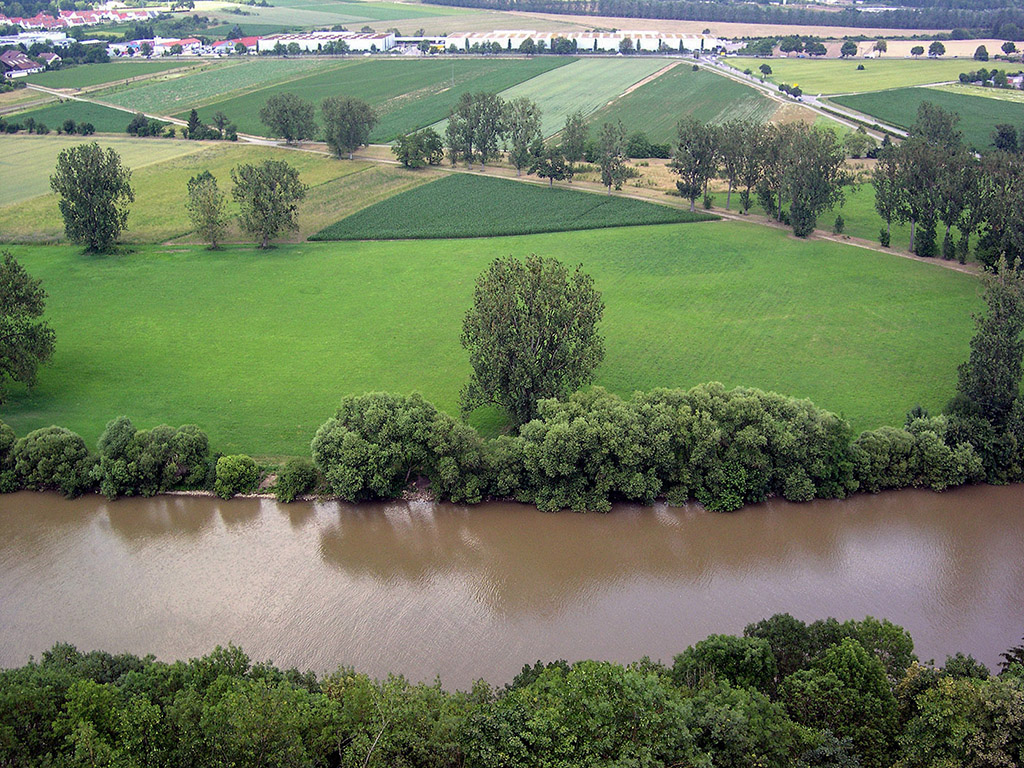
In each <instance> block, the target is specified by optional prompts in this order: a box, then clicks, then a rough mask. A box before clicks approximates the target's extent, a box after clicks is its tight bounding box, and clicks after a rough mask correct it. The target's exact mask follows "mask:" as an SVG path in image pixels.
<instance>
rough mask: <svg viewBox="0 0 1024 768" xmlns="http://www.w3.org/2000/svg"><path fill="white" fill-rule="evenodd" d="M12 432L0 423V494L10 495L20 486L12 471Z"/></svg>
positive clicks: (13, 436)
mask: <svg viewBox="0 0 1024 768" xmlns="http://www.w3.org/2000/svg"><path fill="white" fill-rule="evenodd" d="M16 442H17V437H16V436H15V434H14V430H13V429H11V428H10V427H9V426H7V425H6V424H4V423H3V422H2V421H0V493H12V492H14V491H16V490H18V489H19V488H20V487H21V486H20V484H19V483H18V476H17V474H16V473H15V471H14V453H13V452H14V444H15V443H16Z"/></svg>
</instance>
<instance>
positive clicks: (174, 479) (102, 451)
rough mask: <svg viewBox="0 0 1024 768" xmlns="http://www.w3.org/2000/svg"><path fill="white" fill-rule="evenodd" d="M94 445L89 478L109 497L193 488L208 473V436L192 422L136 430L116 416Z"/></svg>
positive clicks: (126, 418) (197, 485)
mask: <svg viewBox="0 0 1024 768" xmlns="http://www.w3.org/2000/svg"><path fill="white" fill-rule="evenodd" d="M97 447H98V449H99V462H98V463H97V465H96V467H95V469H94V470H93V478H94V479H95V480H96V481H98V483H99V488H100V493H102V494H103V495H104V496H106V497H107V498H109V499H116V498H117V497H118V496H155V495H156V494H158V493H164V492H166V491H169V490H174V489H188V490H191V489H197V488H200V487H202V486H203V484H204V482H205V480H206V477H207V475H208V474H209V469H210V444H209V440H208V439H207V437H206V434H205V433H204V432H203V431H202V430H200V429H199V428H198V427H196V426H195V425H193V424H186V425H184V426H181V427H178V429H173V428H172V427H169V426H167V425H161V426H158V427H154V428H153V429H150V430H136V429H135V425H134V424H132V422H131V420H130V419H129V418H128V417H127V416H122V417H120V418H118V419H114V420H112V421H111V422H110V423H108V424H107V428H106V430H104V432H103V435H102V436H100V440H99V444H98V446H97Z"/></svg>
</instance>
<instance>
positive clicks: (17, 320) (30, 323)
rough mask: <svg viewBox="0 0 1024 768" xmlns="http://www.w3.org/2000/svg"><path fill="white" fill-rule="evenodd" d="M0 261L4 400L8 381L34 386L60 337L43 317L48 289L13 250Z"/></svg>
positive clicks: (0, 364)
mask: <svg viewBox="0 0 1024 768" xmlns="http://www.w3.org/2000/svg"><path fill="white" fill-rule="evenodd" d="M0 255H2V256H3V261H2V262H0V403H2V402H3V401H4V400H5V399H6V397H5V396H6V391H5V389H6V387H5V385H6V383H7V381H8V380H11V381H16V382H19V383H22V384H25V385H26V386H29V387H31V386H32V385H33V384H34V383H35V380H36V371H37V369H38V368H39V366H40V365H42V364H44V363H46V362H48V361H49V360H50V358H51V357H52V356H53V348H54V344H55V343H56V337H55V335H54V333H53V330H52V329H51V328H50V326H49V324H48V323H47V322H46V321H44V320H40V319H39V318H41V317H42V316H43V311H44V310H45V308H46V291H45V290H43V287H42V283H41V282H40V281H39V280H34V279H33V278H32V276H31V275H29V274H28V272H26V271H25V268H24V267H22V266H21V264H19V263H18V261H17V259H15V258H14V256H13V255H12V254H11V253H10V252H9V251H3V253H2V254H0Z"/></svg>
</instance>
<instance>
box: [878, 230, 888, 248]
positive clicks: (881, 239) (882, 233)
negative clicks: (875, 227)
mask: <svg viewBox="0 0 1024 768" xmlns="http://www.w3.org/2000/svg"><path fill="white" fill-rule="evenodd" d="M889 241H890V236H889V231H888V230H886V229H882V230H879V232H878V244H879V245H881V246H882V247H883V248H888V247H889Z"/></svg>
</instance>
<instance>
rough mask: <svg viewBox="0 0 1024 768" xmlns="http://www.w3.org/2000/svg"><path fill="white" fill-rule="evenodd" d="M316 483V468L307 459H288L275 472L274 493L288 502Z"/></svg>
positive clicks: (278, 498)
mask: <svg viewBox="0 0 1024 768" xmlns="http://www.w3.org/2000/svg"><path fill="white" fill-rule="evenodd" d="M315 485H316V468H315V467H314V466H313V463H312V462H311V461H310V460H309V459H301V458H300V459H290V460H289V461H288V462H287V463H286V464H285V465H284V467H282V468H281V471H280V472H279V473H278V474H277V485H276V486H274V495H275V496H277V500H278V501H282V502H284V503H285V504H288V503H290V502H292V501H295V498H296V497H297V496H301V495H302V494H304V493H307V492H309V491H310V490H312V488H313V487H314V486H315Z"/></svg>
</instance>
